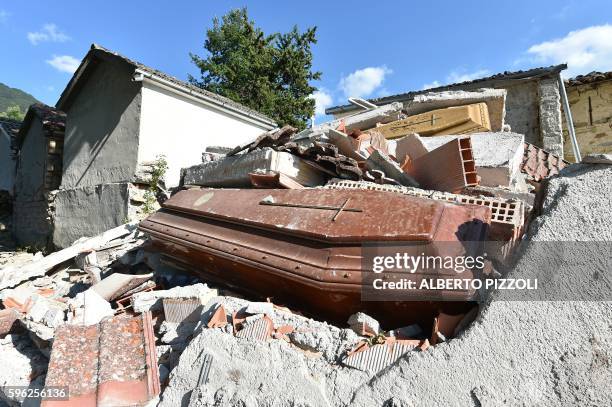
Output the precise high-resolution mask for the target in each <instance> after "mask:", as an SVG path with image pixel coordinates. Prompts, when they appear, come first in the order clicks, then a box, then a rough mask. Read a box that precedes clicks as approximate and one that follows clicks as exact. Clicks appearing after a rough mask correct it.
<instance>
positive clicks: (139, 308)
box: [131, 283, 217, 312]
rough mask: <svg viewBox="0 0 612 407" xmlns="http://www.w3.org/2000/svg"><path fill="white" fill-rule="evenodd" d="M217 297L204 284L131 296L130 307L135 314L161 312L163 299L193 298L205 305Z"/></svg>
mask: <svg viewBox="0 0 612 407" xmlns="http://www.w3.org/2000/svg"><path fill="white" fill-rule="evenodd" d="M215 296H217V290H214V289H211V288H209V287H208V286H207V285H206V284H202V283H198V284H194V285H190V286H186V287H180V286H179V287H174V288H171V289H169V290H159V291H147V292H140V293H136V294H134V295H133V296H132V299H131V301H132V306H133V309H134V311H135V312H146V311H161V310H162V307H163V299H164V298H195V299H198V300H200V302H201V303H202V304H206V303H207V302H208V301H209V300H210V299H211V298H213V297H215Z"/></svg>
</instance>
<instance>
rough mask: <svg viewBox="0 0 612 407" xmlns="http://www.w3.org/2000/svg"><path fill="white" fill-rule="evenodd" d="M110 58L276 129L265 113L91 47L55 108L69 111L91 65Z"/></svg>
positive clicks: (121, 56) (103, 49) (138, 63)
mask: <svg viewBox="0 0 612 407" xmlns="http://www.w3.org/2000/svg"><path fill="white" fill-rule="evenodd" d="M109 57H111V58H118V59H119V60H121V61H123V62H124V63H127V64H129V65H131V66H132V67H133V68H134V74H142V75H143V76H144V77H147V78H150V79H152V80H155V81H157V82H161V83H170V84H172V85H174V86H173V87H174V88H175V89H178V90H180V91H182V92H183V93H185V94H188V95H192V96H196V97H199V98H201V99H205V100H206V101H208V102H209V103H212V104H214V105H216V106H218V107H221V108H225V109H228V110H230V111H233V112H236V113H239V114H240V115H242V116H247V117H249V118H251V119H254V120H256V121H258V122H260V123H262V124H265V125H267V126H268V127H269V128H273V127H276V122H274V120H272V119H271V118H269V117H268V116H266V115H264V114H262V113H259V112H258V111H256V110H253V109H251V108H249V107H247V106H244V105H242V104H240V103H237V102H235V101H233V100H231V99H229V98H226V97H224V96H221V95H217V94H216V93H213V92H209V91H207V90H205V89H202V88H200V87H197V86H194V85H192V84H190V83H187V82H184V81H181V80H180V79H177V78H175V77H173V76H170V75H168V74H165V73H164V72H161V71H159V70H157V69H154V68H151V67H149V66H147V65H144V64H142V63H140V62H137V61H134V60H131V59H129V58H127V57H125V56H123V55H121V54H119V53H117V52H114V51H111V50H109V49H107V48H104V47H102V46H100V45H98V44H92V45H91V48H90V49H89V52H88V53H87V55H85V57H84V58H83V60H82V61H81V64H80V65H79V67H78V68H77V70H76V71H75V73H74V75H73V76H72V79H70V82H68V85H66V88H65V89H64V91H63V92H62V94H61V95H60V98H59V100H58V102H57V103H56V106H57V107H58V108H60V109H64V110H66V108H67V106H68V104H69V99H70V95H71V94H72V93H73V91H74V90H75V89H77V88H78V87H79V83H80V82H82V80H83V79H84V78H85V76H86V75H84V73H85V71H86V69H87V67H88V66H89V65H91V64H92V62H94V63H95V62H97V61H100V60H104V59H108V58H109Z"/></svg>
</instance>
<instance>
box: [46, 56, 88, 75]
mask: <svg viewBox="0 0 612 407" xmlns="http://www.w3.org/2000/svg"><path fill="white" fill-rule="evenodd" d="M46 62H47V63H48V64H49V65H51V66H52V67H54V68H55V69H57V70H58V71H60V72H67V73H74V71H76V70H77V68H78V67H79V64H80V63H81V61H79V60H78V59H76V58H75V57H71V56H70V55H53V58H51V59H48V60H47V61H46Z"/></svg>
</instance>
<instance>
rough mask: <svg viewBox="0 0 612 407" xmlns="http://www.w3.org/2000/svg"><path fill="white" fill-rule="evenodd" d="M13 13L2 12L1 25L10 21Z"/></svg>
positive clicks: (0, 15)
mask: <svg viewBox="0 0 612 407" xmlns="http://www.w3.org/2000/svg"><path fill="white" fill-rule="evenodd" d="M10 15H11V13H9V12H8V11H6V10H0V23H5V22H6V20H8V18H9V16H10Z"/></svg>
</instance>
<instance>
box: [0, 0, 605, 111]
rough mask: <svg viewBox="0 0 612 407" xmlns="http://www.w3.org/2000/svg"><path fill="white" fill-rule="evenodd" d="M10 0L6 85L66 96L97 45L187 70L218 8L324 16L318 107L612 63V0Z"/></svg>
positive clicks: (287, 21) (312, 21)
mask: <svg viewBox="0 0 612 407" xmlns="http://www.w3.org/2000/svg"><path fill="white" fill-rule="evenodd" d="M90 3H92V2H87V1H82V0H80V1H53V2H50V1H28V2H22V1H14V0H13V1H7V0H0V38H1V39H2V40H1V45H2V47H0V48H1V49H2V54H3V56H4V57H3V58H2V59H1V61H2V63H0V82H3V83H5V84H7V85H9V86H12V87H17V88H20V89H23V90H25V91H27V92H29V93H31V94H32V95H34V96H35V97H36V98H38V99H39V100H41V101H43V102H45V103H47V104H55V102H56V101H57V99H58V96H59V94H60V93H61V91H62V90H63V88H64V87H65V85H66V83H67V82H68V80H69V79H70V76H71V73H70V72H71V71H72V70H73V69H74V68H75V65H76V64H77V63H78V61H79V60H80V59H81V58H82V57H83V56H84V55H85V53H86V52H87V50H88V48H89V46H90V44H91V43H92V42H96V43H99V44H100V45H103V46H105V47H107V48H110V49H113V50H115V51H117V52H120V53H122V54H124V55H126V56H128V57H130V58H132V59H135V60H137V61H140V62H143V63H145V64H147V65H149V66H152V67H154V68H157V69H160V70H162V71H164V72H166V73H169V74H171V75H174V76H176V77H178V78H179V79H186V78H187V74H188V73H191V74H194V75H195V74H197V73H198V72H197V70H196V69H195V67H194V65H193V64H192V63H191V61H190V59H189V55H188V54H189V52H190V51H193V52H196V53H198V54H200V55H201V54H202V53H203V52H204V50H203V48H202V45H203V42H204V35H205V31H206V28H208V27H210V26H211V24H212V18H213V17H214V16H219V17H220V16H222V15H223V14H224V13H225V12H227V11H228V10H230V9H232V8H236V7H241V6H247V7H248V9H249V14H250V16H251V18H252V19H253V20H255V22H256V23H257V24H258V25H259V26H260V27H261V28H262V29H263V30H264V31H265V32H267V33H270V32H274V31H287V30H289V29H290V28H291V27H292V26H293V25H294V24H297V25H298V27H300V28H302V29H303V28H305V27H308V26H313V25H316V26H317V27H318V40H319V41H318V44H317V45H316V46H315V47H314V67H315V69H317V70H320V71H322V72H323V78H322V79H321V81H318V82H317V83H315V86H317V87H319V88H320V91H319V92H318V93H317V95H316V99H317V102H318V109H319V112H321V109H323V108H324V107H326V106H331V105H337V104H343V103H345V101H346V98H347V97H348V96H361V97H376V96H384V95H388V94H394V93H401V92H406V91H409V90H415V89H423V88H424V87H427V86H436V85H441V84H445V83H452V82H456V81H462V80H469V79H474V78H477V77H481V76H486V75H490V74H494V73H497V72H503V71H506V70H511V71H512V70H518V69H525V68H531V67H535V66H542V65H551V64H556V63H560V62H569V63H570V69H569V71H568V72H566V73H565V75H566V76H573V75H576V74H580V73H587V72H590V71H592V70H612V1H610V0H581V1H578V0H554V1H553V0H540V1H535V0H531V1H523V0H514V1H502V0H499V1H469V0H464V1H425V2H415V1H396V2H391V1H384V0H379V1H377V2H372V1H371V0H370V1H361V0H355V1H350V2H349V1H346V2H340V1H329V0H328V1H318V0H312V1H309V2H296V1H286V0H285V1H275V0H266V1H263V0H262V1H254V2H244V1H229V0H218V1H211V0H208V1H175V2H171V3H170V2H155V1H139V0H131V1H113V0H107V1H104V2H98V4H97V5H95V6H90Z"/></svg>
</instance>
